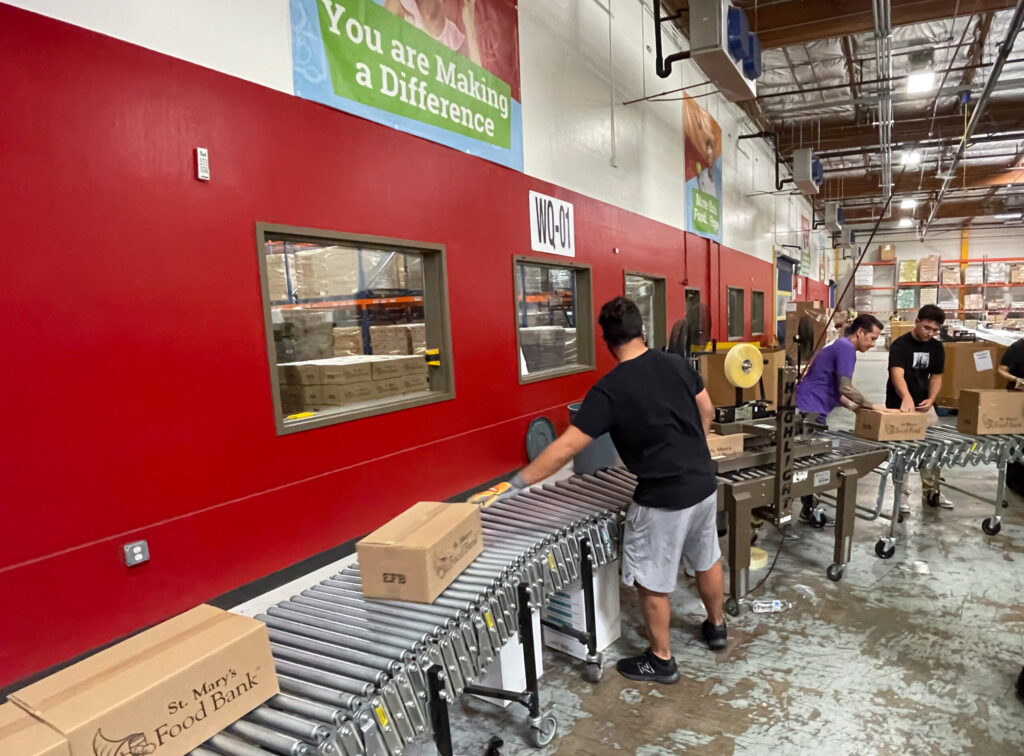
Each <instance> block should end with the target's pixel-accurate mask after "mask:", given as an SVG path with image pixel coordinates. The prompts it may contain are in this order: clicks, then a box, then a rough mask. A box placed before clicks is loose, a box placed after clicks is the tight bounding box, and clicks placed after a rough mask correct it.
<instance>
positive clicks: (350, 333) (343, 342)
mask: <svg viewBox="0 0 1024 756" xmlns="http://www.w3.org/2000/svg"><path fill="white" fill-rule="evenodd" d="M332 335H333V336H334V356H335V357H344V356H347V355H359V354H362V353H363V329H362V328H359V327H358V326H345V327H344V328H334V329H332Z"/></svg>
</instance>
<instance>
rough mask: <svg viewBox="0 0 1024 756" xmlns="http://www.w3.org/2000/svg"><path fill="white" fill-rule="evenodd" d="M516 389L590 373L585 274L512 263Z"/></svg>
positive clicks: (581, 269) (569, 267)
mask: <svg viewBox="0 0 1024 756" xmlns="http://www.w3.org/2000/svg"><path fill="white" fill-rule="evenodd" d="M514 266H515V267H514V277H515V292H516V334H517V340H518V346H519V380H520V382H521V383H526V382H530V381H536V380H543V379H545V378H552V377H555V376H559V375H567V374H569V373H578V372H581V371H584V370H592V369H593V367H594V323H593V321H594V316H593V307H592V304H591V301H592V300H591V293H590V268H589V267H587V266H583V265H575V264H549V263H543V262H539V261H537V260H534V259H531V258H519V257H517V258H516V259H515V261H514Z"/></svg>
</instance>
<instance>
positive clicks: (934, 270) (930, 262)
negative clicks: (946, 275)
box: [918, 255, 939, 281]
mask: <svg viewBox="0 0 1024 756" xmlns="http://www.w3.org/2000/svg"><path fill="white" fill-rule="evenodd" d="M918 280H920V281H938V280H939V256H938V255H929V256H928V257H924V258H921V268H920V271H919V275H918Z"/></svg>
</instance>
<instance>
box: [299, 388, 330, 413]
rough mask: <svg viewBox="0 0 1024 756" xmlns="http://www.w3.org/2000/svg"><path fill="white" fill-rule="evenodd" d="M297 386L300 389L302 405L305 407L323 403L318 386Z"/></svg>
mask: <svg viewBox="0 0 1024 756" xmlns="http://www.w3.org/2000/svg"><path fill="white" fill-rule="evenodd" d="M299 388H300V389H302V406H303V407H305V408H306V409H309V408H310V407H315V406H317V405H318V404H323V403H324V399H323V392H322V391H321V390H320V386H300V387H299Z"/></svg>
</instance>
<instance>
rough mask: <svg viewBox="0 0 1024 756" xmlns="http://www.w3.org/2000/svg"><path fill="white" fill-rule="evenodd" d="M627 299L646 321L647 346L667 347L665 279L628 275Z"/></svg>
mask: <svg viewBox="0 0 1024 756" xmlns="http://www.w3.org/2000/svg"><path fill="white" fill-rule="evenodd" d="M625 291H626V297H627V298H628V299H631V300H633V301H634V302H635V303H636V306H637V307H638V308H639V310H640V315H641V317H642V318H643V319H644V330H645V331H646V332H647V345H648V346H649V347H651V348H653V349H660V348H661V347H663V346H665V279H664V278H662V277H660V276H650V275H646V274H643V273H626V289H625Z"/></svg>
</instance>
